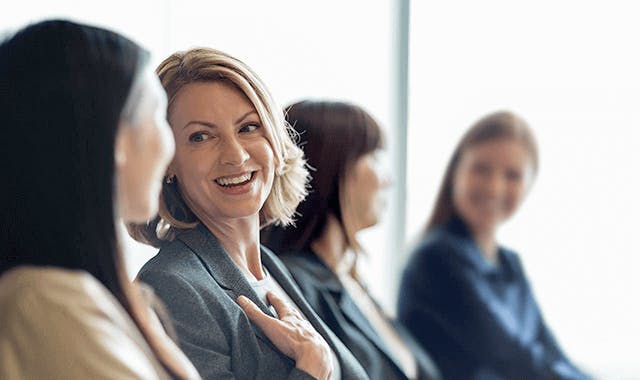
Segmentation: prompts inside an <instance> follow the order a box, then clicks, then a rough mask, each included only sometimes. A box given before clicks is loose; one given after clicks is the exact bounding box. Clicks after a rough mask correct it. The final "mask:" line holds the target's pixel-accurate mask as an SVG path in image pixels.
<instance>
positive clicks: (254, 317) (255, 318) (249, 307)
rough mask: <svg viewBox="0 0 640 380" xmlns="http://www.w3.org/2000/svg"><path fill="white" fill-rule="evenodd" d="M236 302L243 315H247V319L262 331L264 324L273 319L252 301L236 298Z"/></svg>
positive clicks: (242, 297)
mask: <svg viewBox="0 0 640 380" xmlns="http://www.w3.org/2000/svg"><path fill="white" fill-rule="evenodd" d="M237 302H238V305H240V308H242V310H243V311H244V313H245V314H246V315H247V317H249V319H250V320H251V321H252V322H253V323H255V324H256V325H258V326H259V327H260V328H261V329H262V330H264V327H265V326H266V324H268V323H269V322H270V320H271V319H273V318H272V317H271V316H269V315H267V314H265V313H263V312H262V310H260V308H259V307H258V306H257V305H256V304H255V303H253V301H251V300H250V299H248V298H247V297H245V296H240V297H238V299H237Z"/></svg>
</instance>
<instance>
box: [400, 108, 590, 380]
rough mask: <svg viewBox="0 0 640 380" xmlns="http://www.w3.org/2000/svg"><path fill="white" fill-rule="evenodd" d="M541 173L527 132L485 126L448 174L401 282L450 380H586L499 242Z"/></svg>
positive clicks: (404, 303)
mask: <svg viewBox="0 0 640 380" xmlns="http://www.w3.org/2000/svg"><path fill="white" fill-rule="evenodd" d="M537 169H538V150H537V146H536V142H535V140H534V137H533V134H532V132H531V130H530V129H529V127H528V125H527V124H526V123H525V121H524V120H522V119H521V118H520V117H518V116H517V115H515V114H513V113H511V112H496V113H493V114H490V115H488V116H486V117H484V118H483V119H481V120H479V121H478V122H477V123H476V124H475V125H474V126H473V127H472V128H471V129H470V130H469V131H468V132H467V133H466V134H465V135H464V137H463V138H462V140H461V141H460V143H459V144H458V146H457V147H456V149H455V151H454V153H453V156H452V158H451V161H450V162H449V165H448V166H447V171H446V173H445V177H444V181H443V183H442V187H441V188H440V193H439V195H438V198H437V201H436V205H435V208H434V210H433V214H432V216H431V220H430V221H429V223H428V225H427V228H426V232H425V235H424V237H423V239H422V241H421V243H420V244H419V245H418V246H417V248H416V249H415V252H414V253H413V255H412V257H411V259H410V261H409V262H408V264H407V267H406V269H405V272H404V276H403V279H402V284H401V290H400V298H399V306H398V316H399V318H400V320H401V321H403V323H405V324H406V326H407V327H408V328H409V329H410V330H411V332H412V333H413V334H414V336H415V337H416V339H417V340H418V341H419V342H420V343H421V344H423V345H424V347H425V348H426V349H428V350H429V352H431V353H432V354H433V356H434V358H435V360H436V362H437V363H438V366H439V367H440V369H441V370H442V373H443V376H444V377H445V378H446V379H464V380H466V379H587V378H588V377H587V376H585V375H584V374H582V373H581V372H580V371H579V370H578V369H576V367H574V366H573V365H572V364H571V362H570V361H569V359H568V358H567V357H566V356H565V355H564V354H563V352H562V350H561V349H560V347H559V346H558V344H557V342H556V340H555V339H554V337H553V334H552V333H551V331H550V330H549V329H548V327H547V325H546V324H545V322H544V320H543V318H542V315H541V313H540V309H539V307H538V304H537V302H536V300H535V298H534V296H533V293H532V291H531V288H530V286H529V283H528V281H527V278H526V276H525V273H524V270H523V268H522V265H521V263H520V259H519V258H518V255H517V254H516V253H515V252H513V251H511V250H509V249H507V248H505V247H503V246H500V245H499V244H498V243H497V242H496V232H497V230H498V228H499V227H500V225H501V224H502V223H503V222H504V221H505V220H507V219H508V218H509V217H510V216H511V215H513V213H514V212H515V211H516V210H517V209H518V207H519V206H520V204H521V202H522V200H523V199H524V197H525V195H526V193H527V192H528V190H529V189H530V187H531V185H532V183H533V179H534V177H535V174H536V172H537Z"/></svg>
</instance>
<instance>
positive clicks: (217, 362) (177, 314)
mask: <svg viewBox="0 0 640 380" xmlns="http://www.w3.org/2000/svg"><path fill="white" fill-rule="evenodd" d="M140 279H141V280H142V281H144V282H145V283H147V284H149V285H150V286H152V287H153V288H154V290H155V292H156V294H157V295H158V296H159V297H160V298H161V299H162V301H163V302H164V303H165V304H166V306H167V308H168V309H169V312H170V314H171V317H172V319H173V322H174V324H175V328H176V331H177V334H178V340H179V343H180V347H181V348H182V349H183V350H184V352H185V353H186V354H187V356H188V357H189V359H190V360H191V361H192V362H193V364H194V365H195V367H196V368H197V369H198V372H200V375H201V376H202V377H203V379H210V380H214V379H226V380H231V379H236V378H237V376H236V374H235V373H234V367H233V360H234V359H236V360H238V358H240V357H241V356H246V355H241V353H242V350H247V349H248V348H247V347H239V346H235V347H234V346H233V345H232V344H231V342H230V341H229V336H230V335H231V333H232V332H231V331H225V327H224V326H223V325H222V324H221V323H220V321H219V318H225V315H223V313H219V314H220V315H215V314H218V313H215V312H214V310H215V309H216V308H215V307H212V305H211V302H215V300H210V299H207V300H206V301H205V299H204V297H203V295H202V294H201V292H200V291H198V290H197V289H195V288H194V287H193V286H192V285H191V283H190V282H189V281H188V280H187V279H186V278H184V277H182V276H181V275H180V274H177V273H167V272H142V273H140ZM220 310H222V309H220ZM230 324H231V322H230V323H229V325H230ZM245 353H246V352H245ZM256 360H257V358H256ZM241 365H243V366H250V365H252V363H241ZM256 365H257V364H256ZM288 378H289V379H291V380H310V379H313V377H311V376H310V375H308V374H307V373H306V372H304V371H301V370H299V369H297V368H294V369H293V370H292V371H291V373H290V374H289V376H288Z"/></svg>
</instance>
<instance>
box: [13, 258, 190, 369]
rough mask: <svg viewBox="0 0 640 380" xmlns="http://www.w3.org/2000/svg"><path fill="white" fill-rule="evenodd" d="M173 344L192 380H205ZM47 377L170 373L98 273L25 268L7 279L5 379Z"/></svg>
mask: <svg viewBox="0 0 640 380" xmlns="http://www.w3.org/2000/svg"><path fill="white" fill-rule="evenodd" d="M154 315H155V314H154ZM156 322H157V319H156V320H154V323H153V324H154V328H160V324H159V322H157V323H156ZM161 336H163V337H166V339H167V340H170V339H169V338H168V336H166V334H164V332H162V334H161ZM168 344H170V345H171V349H172V350H174V351H175V357H176V359H177V360H179V361H180V362H181V363H183V365H184V366H185V368H186V369H187V371H188V373H189V376H190V378H193V379H199V378H200V377H199V375H198V373H197V371H196V369H195V368H194V367H193V365H192V364H191V363H190V362H189V360H188V359H187V358H186V356H184V354H183V353H182V351H180V349H179V348H178V347H177V346H176V345H175V344H173V342H168ZM45 378H46V379H52V380H55V379H162V380H164V379H170V376H169V374H168V373H167V372H166V371H165V370H164V368H163V367H162V365H161V364H160V362H159V361H158V360H157V359H156V357H155V355H154V354H153V352H152V350H151V348H150V347H149V345H148V344H147V342H146V340H145V339H144V337H143V335H142V333H141V332H140V330H139V329H138V328H137V326H136V325H135V323H134V322H133V320H132V319H131V317H130V316H129V314H128V313H127V312H126V311H125V310H124V308H123V307H122V305H121V304H120V303H119V302H118V300H117V299H116V298H115V297H114V296H113V295H112V294H111V292H109V291H108V290H107V289H106V288H105V287H104V286H103V285H102V284H101V283H100V282H99V281H98V280H97V279H95V278H94V277H93V276H92V275H90V274H89V273H87V272H85V271H79V270H65V269H61V268H54V267H45V268H43V267H30V266H21V267H17V268H15V269H12V270H10V271H8V272H6V273H4V274H3V275H2V276H1V277H0V379H18V380H19V379H45Z"/></svg>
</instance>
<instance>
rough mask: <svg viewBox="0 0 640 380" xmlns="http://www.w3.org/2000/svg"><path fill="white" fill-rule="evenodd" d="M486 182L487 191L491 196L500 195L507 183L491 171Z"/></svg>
mask: <svg viewBox="0 0 640 380" xmlns="http://www.w3.org/2000/svg"><path fill="white" fill-rule="evenodd" d="M487 182H488V183H487V186H486V188H487V192H488V193H489V194H490V195H491V196H492V197H499V196H501V195H502V193H503V192H504V190H505V188H506V185H507V184H506V182H505V179H504V178H503V177H502V176H501V175H499V174H498V173H492V175H491V176H490V177H489V180H488V181H487Z"/></svg>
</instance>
